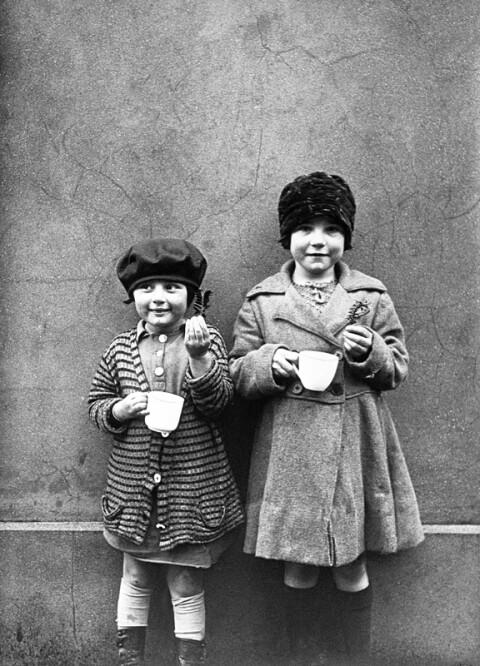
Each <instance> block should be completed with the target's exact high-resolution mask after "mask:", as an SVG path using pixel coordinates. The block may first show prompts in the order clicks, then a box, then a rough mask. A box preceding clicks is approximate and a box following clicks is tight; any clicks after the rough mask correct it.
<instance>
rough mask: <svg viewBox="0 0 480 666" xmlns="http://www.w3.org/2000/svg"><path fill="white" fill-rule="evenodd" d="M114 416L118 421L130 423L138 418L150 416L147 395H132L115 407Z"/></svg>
mask: <svg viewBox="0 0 480 666" xmlns="http://www.w3.org/2000/svg"><path fill="white" fill-rule="evenodd" d="M112 414H113V416H114V417H115V418H116V419H117V421H128V420H129V419H134V418H135V417H136V416H145V414H148V411H147V394H146V393H141V392H140V391H137V392H135V393H130V394H129V395H127V396H126V398H123V400H120V402H117V403H115V404H114V405H113V409H112Z"/></svg>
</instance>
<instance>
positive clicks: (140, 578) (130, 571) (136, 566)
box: [123, 554, 150, 588]
mask: <svg viewBox="0 0 480 666" xmlns="http://www.w3.org/2000/svg"><path fill="white" fill-rule="evenodd" d="M123 578H124V579H125V580H126V581H127V582H128V583H130V584H131V585H136V586H137V587H145V588H148V587H150V569H149V566H148V564H147V563H146V562H140V560H137V559H135V558H134V557H130V556H127V555H126V554H125V556H124V558H123Z"/></svg>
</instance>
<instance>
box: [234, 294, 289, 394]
mask: <svg viewBox="0 0 480 666" xmlns="http://www.w3.org/2000/svg"><path fill="white" fill-rule="evenodd" d="M233 336H234V343H233V349H232V351H231V352H230V373H231V376H232V379H233V382H234V384H235V388H236V390H237V391H238V393H239V395H241V396H242V397H244V398H248V399H258V398H264V397H266V396H270V395H275V394H279V393H283V392H284V391H285V386H282V385H280V384H278V383H277V382H276V381H275V379H274V377H273V373H272V360H273V356H274V354H275V352H276V351H277V349H279V348H280V347H285V346H284V345H280V344H275V343H269V342H266V341H265V339H264V336H263V333H262V328H261V325H260V323H259V318H258V316H257V314H256V312H255V307H254V304H253V302H252V301H251V300H248V299H247V300H246V301H245V303H244V304H243V307H242V309H241V310H240V312H239V314H238V317H237V320H236V322H235V327H234V331H233Z"/></svg>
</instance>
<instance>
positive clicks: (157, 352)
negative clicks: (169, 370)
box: [155, 349, 163, 356]
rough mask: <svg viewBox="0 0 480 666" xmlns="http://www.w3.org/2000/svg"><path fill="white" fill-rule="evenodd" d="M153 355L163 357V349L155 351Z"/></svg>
mask: <svg viewBox="0 0 480 666" xmlns="http://www.w3.org/2000/svg"><path fill="white" fill-rule="evenodd" d="M155 354H156V355H157V356H163V349H157V351H156V352H155Z"/></svg>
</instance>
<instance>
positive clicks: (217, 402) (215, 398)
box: [187, 326, 233, 418]
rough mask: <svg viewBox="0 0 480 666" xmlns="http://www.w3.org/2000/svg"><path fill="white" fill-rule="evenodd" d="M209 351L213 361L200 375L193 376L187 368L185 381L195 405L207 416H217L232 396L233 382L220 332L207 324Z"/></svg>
mask: <svg viewBox="0 0 480 666" xmlns="http://www.w3.org/2000/svg"><path fill="white" fill-rule="evenodd" d="M209 331H210V336H211V342H210V349H209V351H210V353H211V354H212V356H213V363H212V365H211V366H210V369H209V370H208V372H207V373H206V374H205V375H203V376H202V377H198V378H194V377H193V376H192V374H191V373H190V370H187V383H188V386H189V388H190V395H191V396H192V400H193V403H194V404H195V407H196V408H197V409H198V411H199V412H201V413H202V414H203V415H204V416H205V417H207V418H215V417H219V416H220V415H221V413H222V412H223V410H224V409H225V408H226V407H227V406H228V405H229V403H230V402H231V401H232V398H233V382H232V379H231V377H230V374H229V372H228V358H227V350H226V347H225V342H224V341H223V338H222V336H221V335H220V332H219V331H218V330H217V329H216V328H215V327H214V326H209Z"/></svg>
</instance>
